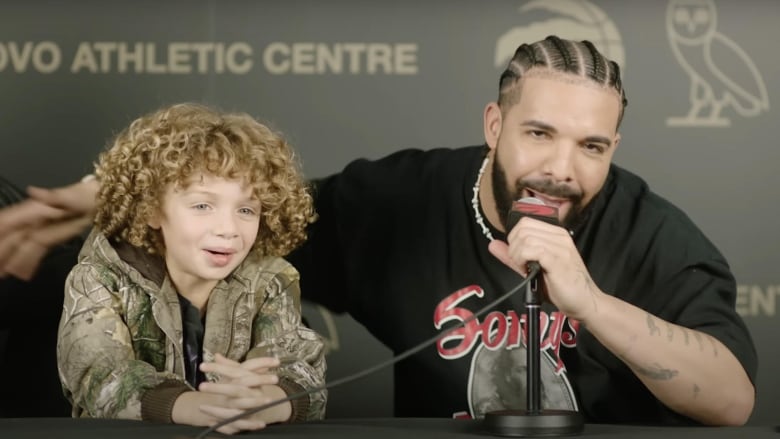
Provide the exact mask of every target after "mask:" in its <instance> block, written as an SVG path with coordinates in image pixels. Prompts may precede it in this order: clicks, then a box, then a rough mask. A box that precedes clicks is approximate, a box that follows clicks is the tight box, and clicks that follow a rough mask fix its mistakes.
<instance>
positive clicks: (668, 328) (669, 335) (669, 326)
mask: <svg viewBox="0 0 780 439" xmlns="http://www.w3.org/2000/svg"><path fill="white" fill-rule="evenodd" d="M666 338H667V339H668V340H669V341H672V339H673V338H674V326H672V324H671V323H668V322H667V323H666Z"/></svg>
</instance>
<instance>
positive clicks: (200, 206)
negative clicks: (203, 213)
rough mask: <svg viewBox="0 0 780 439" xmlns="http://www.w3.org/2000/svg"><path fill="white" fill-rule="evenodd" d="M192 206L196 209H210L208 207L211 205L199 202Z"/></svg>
mask: <svg viewBox="0 0 780 439" xmlns="http://www.w3.org/2000/svg"><path fill="white" fill-rule="evenodd" d="M192 207H193V209H195V210H206V209H208V208H209V205H208V204H206V203H198V204H196V205H194V206H192Z"/></svg>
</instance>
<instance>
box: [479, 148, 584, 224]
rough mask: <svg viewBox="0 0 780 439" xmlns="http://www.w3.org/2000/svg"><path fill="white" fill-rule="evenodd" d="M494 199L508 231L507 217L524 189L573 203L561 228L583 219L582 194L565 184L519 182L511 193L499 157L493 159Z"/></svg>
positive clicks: (501, 219) (540, 181)
mask: <svg viewBox="0 0 780 439" xmlns="http://www.w3.org/2000/svg"><path fill="white" fill-rule="evenodd" d="M492 180H493V198H495V200H496V209H498V218H499V220H500V221H501V225H503V226H504V230H506V233H509V232H510V231H509V230H507V217H508V216H509V210H510V209H511V208H512V203H513V202H514V201H516V200H519V199H521V198H522V197H523V189H529V190H531V191H533V192H539V193H541V194H545V195H549V196H551V197H555V198H562V199H566V200H568V201H570V202H571V207H570V208H569V211H568V212H567V213H566V217H564V218H563V221H562V222H561V226H563V227H565V228H567V229H568V228H569V227H570V226H572V225H574V224H577V223H578V222H579V220H580V219H581V215H582V210H583V207H584V206H583V205H582V196H583V195H582V192H578V191H575V190H574V189H572V188H570V187H569V186H567V185H565V184H558V185H556V184H555V183H554V182H553V181H552V180H517V181H516V182H515V185H514V186H515V187H514V191H512V192H511V193H510V189H509V182H508V181H507V178H506V172H504V167H503V166H501V164H500V163H499V162H498V155H495V156H494V157H493V175H492Z"/></svg>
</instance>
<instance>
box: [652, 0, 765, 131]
mask: <svg viewBox="0 0 780 439" xmlns="http://www.w3.org/2000/svg"><path fill="white" fill-rule="evenodd" d="M717 18H718V15H717V9H716V8H715V2H714V1H713V0H671V1H670V2H669V6H668V8H667V11H666V30H667V35H668V37H669V43H670V44H671V47H672V53H673V54H674V56H675V58H676V59H677V62H678V63H679V64H680V66H681V67H682V68H683V70H685V73H687V74H688V77H689V78H690V81H691V85H690V90H689V95H688V99H689V101H690V104H691V107H690V110H688V114H687V115H685V116H679V117H669V118H667V119H666V125H667V126H673V127H674V126H676V127H694V126H697V127H712V126H717V127H726V126H729V125H731V119H729V118H728V117H726V116H725V115H724V114H723V111H724V110H725V109H727V108H731V109H732V110H733V111H735V112H736V113H737V114H739V115H740V116H743V117H753V116H756V115H758V114H760V113H761V112H763V111H767V110H769V96H768V95H767V92H766V86H765V85H764V80H763V79H762V77H761V74H760V73H759V71H758V69H757V68H756V65H755V64H754V63H753V60H751V59H750V57H749V56H748V55H747V53H745V51H744V50H742V48H741V47H739V46H738V45H737V43H735V42H734V41H732V40H731V39H730V38H728V37H727V36H725V35H723V34H721V33H719V32H718V31H717ZM727 69H728V70H727Z"/></svg>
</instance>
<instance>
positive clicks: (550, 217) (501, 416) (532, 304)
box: [485, 197, 585, 437]
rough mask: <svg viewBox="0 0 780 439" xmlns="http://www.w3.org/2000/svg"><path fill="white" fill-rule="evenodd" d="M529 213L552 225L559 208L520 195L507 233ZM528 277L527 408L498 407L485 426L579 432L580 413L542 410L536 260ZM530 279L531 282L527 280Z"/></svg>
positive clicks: (513, 432) (530, 432) (511, 432)
mask: <svg viewBox="0 0 780 439" xmlns="http://www.w3.org/2000/svg"><path fill="white" fill-rule="evenodd" d="M524 216H530V217H531V218H534V219H537V220H539V221H544V222H546V223H548V224H552V225H554V226H557V225H559V223H558V208H557V207H555V206H548V205H547V204H545V203H544V201H542V200H540V199H538V198H534V197H526V198H521V199H519V200H517V201H515V202H514V203H512V208H511V210H510V211H509V213H508V215H507V225H506V226H507V234H508V233H509V232H510V231H511V230H512V229H513V228H514V227H515V225H517V222H518V221H520V218H522V217H524ZM526 267H527V269H528V276H526V278H525V281H524V282H523V283H524V284H526V285H527V291H526V294H525V308H526V333H527V334H528V336H527V340H528V341H527V345H526V408H525V409H521V410H498V411H494V412H489V413H486V414H485V426H486V427H487V429H488V430H489V431H490V432H491V433H493V434H495V435H498V436H519V437H528V436H562V435H574V434H579V433H581V432H582V430H583V425H584V422H585V421H584V419H583V417H582V415H580V414H579V412H574V411H567V410H546V409H542V397H541V394H542V383H541V381H542V380H541V376H540V366H539V362H540V355H541V347H540V342H539V332H540V330H539V326H540V324H539V314H540V308H541V304H542V300H541V298H540V297H539V294H538V291H539V289H540V287H539V283H541V280H537V279H536V277H537V276H538V273H541V269H542V267H541V266H540V265H539V262H538V261H529V262H528V263H527V264H526ZM531 279H533V282H531V283H528V281H529V280H531Z"/></svg>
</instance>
